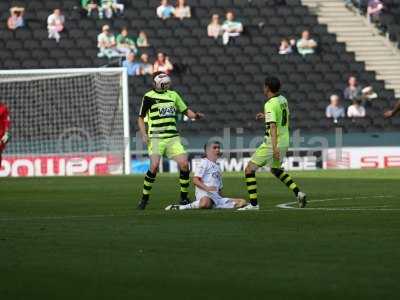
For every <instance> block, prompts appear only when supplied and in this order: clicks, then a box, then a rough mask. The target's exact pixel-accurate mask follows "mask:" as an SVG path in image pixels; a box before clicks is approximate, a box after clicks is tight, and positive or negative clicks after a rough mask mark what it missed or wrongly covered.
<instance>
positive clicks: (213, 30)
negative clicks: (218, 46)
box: [207, 14, 222, 39]
mask: <svg viewBox="0 0 400 300" xmlns="http://www.w3.org/2000/svg"><path fill="white" fill-rule="evenodd" d="M221 31H222V28H221V24H220V23H219V15H218V14H213V15H212V17H211V22H210V24H208V26H207V35H208V36H209V37H212V38H214V39H217V38H218V37H219V36H220V35H221Z"/></svg>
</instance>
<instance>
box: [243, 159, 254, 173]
mask: <svg viewBox="0 0 400 300" xmlns="http://www.w3.org/2000/svg"><path fill="white" fill-rule="evenodd" d="M244 173H245V174H246V175H252V174H254V173H255V168H254V166H253V164H252V163H251V162H249V163H248V164H247V166H246V168H245V169H244Z"/></svg>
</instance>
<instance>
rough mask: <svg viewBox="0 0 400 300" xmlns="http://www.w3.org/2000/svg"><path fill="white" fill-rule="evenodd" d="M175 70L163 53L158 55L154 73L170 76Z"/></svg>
mask: <svg viewBox="0 0 400 300" xmlns="http://www.w3.org/2000/svg"><path fill="white" fill-rule="evenodd" d="M173 69H174V66H173V65H172V63H171V62H170V60H169V58H168V56H166V55H165V54H164V53H162V52H159V53H157V60H156V61H155V63H154V66H153V72H154V73H155V72H163V73H165V74H170V73H171V72H172V70H173Z"/></svg>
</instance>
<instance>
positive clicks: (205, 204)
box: [199, 197, 212, 209]
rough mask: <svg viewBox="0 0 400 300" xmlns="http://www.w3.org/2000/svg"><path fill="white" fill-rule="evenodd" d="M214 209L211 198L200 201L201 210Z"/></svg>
mask: <svg viewBox="0 0 400 300" xmlns="http://www.w3.org/2000/svg"><path fill="white" fill-rule="evenodd" d="M211 207H212V202H211V199H210V198H207V197H203V198H201V199H200V203H199V208H200V209H209V208H211Z"/></svg>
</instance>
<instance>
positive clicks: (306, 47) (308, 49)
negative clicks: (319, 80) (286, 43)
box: [296, 30, 318, 56]
mask: <svg viewBox="0 0 400 300" xmlns="http://www.w3.org/2000/svg"><path fill="white" fill-rule="evenodd" d="M317 46H318V44H317V42H316V41H314V40H313V39H312V38H311V37H310V32H309V31H308V30H304V31H303V32H302V33H301V39H299V40H298V41H297V44H296V48H297V52H298V53H299V54H301V55H303V56H306V55H308V54H314V53H315V48H317Z"/></svg>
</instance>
